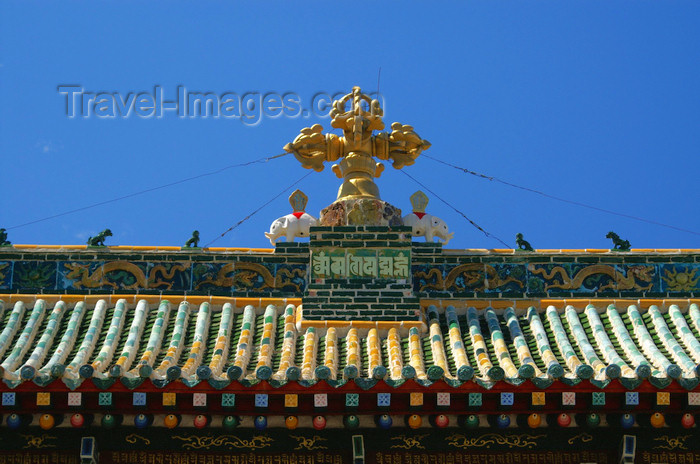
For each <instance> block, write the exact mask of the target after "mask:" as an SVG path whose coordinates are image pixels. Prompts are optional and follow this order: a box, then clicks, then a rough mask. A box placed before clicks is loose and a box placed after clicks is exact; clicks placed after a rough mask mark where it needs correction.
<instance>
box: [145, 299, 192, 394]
mask: <svg viewBox="0 0 700 464" xmlns="http://www.w3.org/2000/svg"><path fill="white" fill-rule="evenodd" d="M189 317H190V304H189V303H188V302H186V301H183V302H181V303H180V305H179V306H178V308H177V314H176V316H175V327H174V328H173V334H172V335H171V336H170V343H169V344H168V350H167V351H166V352H165V356H164V357H163V360H162V361H161V362H160V364H159V365H158V367H157V368H156V370H155V371H153V373H152V374H151V379H153V380H159V381H164V380H166V379H167V380H175V379H178V378H180V373H181V370H180V367H179V366H178V365H177V362H178V360H179V359H180V355H181V354H182V350H183V349H184V346H185V328H186V326H187V321H188V320H189Z"/></svg>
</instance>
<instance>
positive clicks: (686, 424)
mask: <svg viewBox="0 0 700 464" xmlns="http://www.w3.org/2000/svg"><path fill="white" fill-rule="evenodd" d="M681 425H682V426H683V428H686V429H689V428H691V427H692V426H693V425H695V417H694V416H693V415H692V414H690V413H685V414H683V417H681Z"/></svg>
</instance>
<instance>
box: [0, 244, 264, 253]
mask: <svg viewBox="0 0 700 464" xmlns="http://www.w3.org/2000/svg"><path fill="white" fill-rule="evenodd" d="M12 247H14V248H15V249H17V250H87V249H88V246H87V245H13V246H12ZM12 247H8V250H12ZM89 250H90V251H102V250H104V251H190V250H188V249H187V248H185V249H183V248H181V247H178V246H133V245H115V246H107V247H90V248H89ZM191 251H197V252H200V251H215V252H237V253H274V252H275V249H274V248H245V247H238V248H227V247H209V248H198V249H195V250H191Z"/></svg>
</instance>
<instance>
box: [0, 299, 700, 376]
mask: <svg viewBox="0 0 700 464" xmlns="http://www.w3.org/2000/svg"><path fill="white" fill-rule="evenodd" d="M41 298H42V296H41V295H37V296H34V297H31V298H29V297H27V296H25V295H15V296H13V301H12V302H9V299H8V298H6V300H7V301H8V303H3V302H1V301H0V359H1V360H2V362H1V363H0V367H1V369H2V376H3V379H4V382H5V383H6V384H7V385H8V386H9V387H11V388H14V387H17V386H18V385H20V384H21V383H23V382H27V381H33V382H34V383H35V384H37V385H38V386H41V387H45V386H47V385H48V384H50V383H51V382H53V381H54V380H56V379H60V380H62V381H63V382H64V383H65V384H66V385H67V386H68V387H69V388H71V389H75V388H77V387H78V386H80V385H81V383H82V382H83V381H85V379H91V380H92V382H93V383H94V384H95V385H96V386H97V387H99V388H108V387H109V386H111V385H112V384H113V383H114V382H116V381H121V382H122V383H123V384H124V385H126V386H127V387H129V388H136V387H138V386H139V385H141V384H142V383H143V382H144V381H147V380H148V379H150V381H151V382H152V383H153V384H154V385H156V386H158V387H162V386H165V385H167V384H168V383H170V382H174V381H181V382H183V383H184V384H185V385H187V386H190V387H192V386H195V385H197V384H198V383H200V382H208V383H209V384H210V385H211V386H212V387H213V388H216V389H220V388H224V387H227V386H228V385H230V384H231V383H236V382H237V383H239V384H240V386H241V387H248V386H252V385H255V384H257V383H259V382H261V381H267V382H269V383H270V384H271V385H272V386H282V385H284V384H286V383H289V382H297V383H298V384H299V385H301V386H310V385H313V384H315V383H317V382H319V381H324V382H326V383H327V384H328V385H329V386H331V387H339V386H342V385H343V384H345V383H346V382H355V383H357V384H358V385H359V386H360V387H362V388H364V389H369V388H372V387H373V386H374V385H376V384H377V383H378V382H385V383H386V384H388V385H390V386H394V387H398V386H399V385H402V384H404V383H405V382H406V381H413V382H416V383H417V384H419V385H424V386H427V385H431V384H432V383H435V382H440V381H444V382H445V383H447V384H448V385H450V386H452V387H455V388H457V387H460V386H462V385H464V384H467V383H470V382H471V383H475V384H476V385H478V386H480V387H483V388H492V387H494V386H496V385H501V384H506V385H513V386H522V387H524V388H529V389H533V390H534V389H543V388H547V387H549V386H550V385H552V384H553V383H554V382H557V381H559V382H562V383H563V384H565V385H570V386H574V385H577V384H581V386H582V387H583V386H586V385H592V386H593V387H597V388H604V387H606V386H607V385H608V384H610V383H611V382H619V383H621V384H622V385H623V386H624V387H625V388H628V389H635V388H637V387H639V386H640V385H641V384H642V383H643V382H644V381H648V382H649V383H650V384H651V385H652V386H653V387H655V388H666V387H667V386H669V385H670V384H671V383H672V382H674V381H676V382H677V383H678V384H679V385H680V386H681V387H683V388H685V389H688V390H690V389H693V388H695V387H696V386H697V384H698V375H697V371H698V364H699V363H700V308H698V305H697V302H696V301H695V300H677V301H675V302H668V301H667V302H664V301H656V302H655V301H644V300H640V301H632V300H629V301H616V302H613V301H608V302H606V301H602V300H600V301H592V302H591V303H592V304H586V303H585V302H582V301H565V300H558V301H557V300H548V301H544V300H543V301H541V302H539V303H538V304H533V305H532V306H523V302H518V303H517V304H518V306H517V307H513V306H511V307H507V305H504V303H505V302H504V301H499V302H494V305H495V306H498V307H496V308H493V307H490V306H488V304H487V302H474V304H476V305H478V306H479V307H478V308H477V307H474V306H470V303H469V302H468V301H465V302H463V304H458V303H457V302H451V304H453V305H454V306H445V307H442V306H440V305H439V304H436V305H429V306H427V308H426V310H425V319H424V320H422V321H418V322H417V323H415V324H413V325H411V324H407V325H404V326H402V327H397V326H396V325H395V324H394V327H393V328H391V329H387V328H383V327H384V326H382V324H381V322H374V323H372V322H370V321H352V322H350V321H348V322H347V323H346V324H339V323H336V324H334V325H331V324H328V323H324V322H323V321H319V322H318V323H310V322H308V321H307V322H306V324H305V325H302V323H301V321H300V320H299V318H298V314H297V312H298V303H299V302H298V301H294V300H289V301H287V302H286V303H285V301H284V300H269V301H266V300H264V299H259V300H256V301H238V300H235V299H228V300H227V299H226V298H199V299H197V298H195V299H191V298H190V300H189V301H186V300H185V298H184V297H183V298H170V299H169V300H165V299H160V297H155V296H149V297H146V298H143V299H139V297H137V296H136V297H135V296H131V297H130V298H129V301H127V299H123V298H122V299H118V300H117V299H115V298H113V297H112V296H108V295H105V296H104V298H103V297H100V296H91V297H89V298H86V297H80V298H70V297H66V299H65V300H61V299H58V298H56V297H44V298H45V299H41ZM14 299H16V301H14ZM81 299H82V301H81ZM246 303H253V304H246ZM504 306H506V307H504ZM582 382H583V383H582ZM588 382H590V383H588ZM589 388H590V387H589Z"/></svg>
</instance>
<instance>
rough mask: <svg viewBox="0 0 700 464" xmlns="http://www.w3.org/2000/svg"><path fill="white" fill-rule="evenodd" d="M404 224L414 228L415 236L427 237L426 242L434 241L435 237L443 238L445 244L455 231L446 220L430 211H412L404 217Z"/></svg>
mask: <svg viewBox="0 0 700 464" xmlns="http://www.w3.org/2000/svg"><path fill="white" fill-rule="evenodd" d="M403 225H405V226H411V227H412V228H413V236H414V237H421V236H424V237H425V241H426V242H432V241H434V239H435V238H438V239H442V240H443V241H444V242H443V245H447V242H449V241H450V240H451V239H452V237H453V236H454V232H450V230H449V228H448V227H447V224H445V221H443V220H442V219H440V218H439V217H437V216H433V215H431V214H428V213H420V212H418V213H410V214H407V215H406V216H404V217H403Z"/></svg>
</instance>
